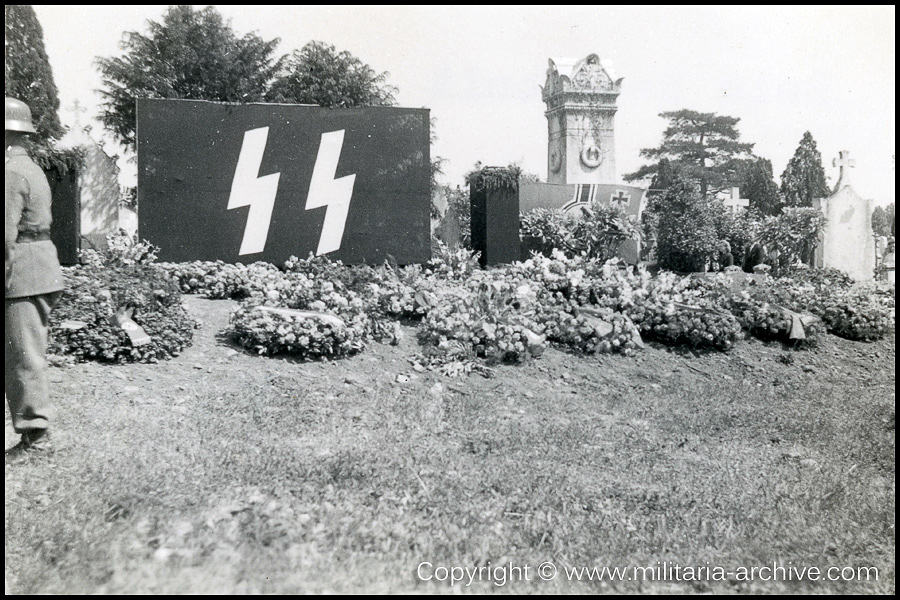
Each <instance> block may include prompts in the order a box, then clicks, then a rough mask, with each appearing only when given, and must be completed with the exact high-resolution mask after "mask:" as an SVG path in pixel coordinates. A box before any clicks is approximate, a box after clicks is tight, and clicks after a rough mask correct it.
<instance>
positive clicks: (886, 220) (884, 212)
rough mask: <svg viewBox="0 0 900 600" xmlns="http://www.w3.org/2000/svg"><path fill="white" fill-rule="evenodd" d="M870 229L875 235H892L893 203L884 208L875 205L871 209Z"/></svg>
mask: <svg viewBox="0 0 900 600" xmlns="http://www.w3.org/2000/svg"><path fill="white" fill-rule="evenodd" d="M872 231H874V232H875V235H883V236H885V237H891V236H893V235H894V203H893V202H891V203H890V204H889V205H888V206H887V207H886V208H883V207H881V206H876V207H875V210H873V211H872Z"/></svg>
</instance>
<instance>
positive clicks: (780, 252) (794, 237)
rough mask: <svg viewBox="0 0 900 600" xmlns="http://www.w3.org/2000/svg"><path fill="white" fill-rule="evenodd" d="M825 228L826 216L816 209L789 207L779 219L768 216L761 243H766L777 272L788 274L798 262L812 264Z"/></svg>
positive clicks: (760, 235)
mask: <svg viewBox="0 0 900 600" xmlns="http://www.w3.org/2000/svg"><path fill="white" fill-rule="evenodd" d="M824 229H825V216H824V215H823V214H822V213H821V212H819V210H817V209H815V208H808V207H800V208H797V207H787V208H785V209H784V212H783V213H782V214H780V215H778V216H777V217H766V218H765V220H763V222H762V225H761V226H760V232H759V235H758V236H757V241H759V242H760V243H761V244H763V245H764V246H765V248H766V253H767V254H768V257H769V258H768V262H770V263H771V264H772V267H773V268H774V269H775V272H776V273H784V272H788V271H789V270H790V269H791V267H793V266H794V265H796V264H797V263H798V262H802V263H806V264H810V263H811V262H812V261H813V253H814V251H815V249H816V246H817V245H818V243H819V236H820V235H821V234H822V231H823V230H824Z"/></svg>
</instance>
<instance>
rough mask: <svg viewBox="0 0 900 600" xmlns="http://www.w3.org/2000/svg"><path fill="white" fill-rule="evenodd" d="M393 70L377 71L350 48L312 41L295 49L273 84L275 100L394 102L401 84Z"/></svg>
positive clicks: (353, 103)
mask: <svg viewBox="0 0 900 600" xmlns="http://www.w3.org/2000/svg"><path fill="white" fill-rule="evenodd" d="M388 76H389V73H387V72H386V71H385V72H382V73H377V72H376V71H375V70H374V69H372V67H370V66H369V65H367V64H365V63H363V62H362V61H361V60H359V59H358V58H357V57H355V56H353V55H352V54H350V53H349V52H347V51H346V50H342V51H340V52H338V50H337V49H336V48H335V47H334V46H332V45H330V44H326V43H324V42H309V43H308V44H306V45H305V46H303V48H302V49H300V50H298V51H295V52H294V53H293V54H292V55H291V56H290V57H289V58H288V59H287V62H286V64H285V68H284V71H283V72H282V73H281V74H280V76H279V77H278V79H277V81H275V83H274V85H273V86H272V90H271V92H270V93H269V98H270V99H271V100H273V101H275V102H295V103H298V104H318V105H319V106H330V107H331V106H333V107H344V108H347V107H354V106H393V105H394V104H395V102H396V100H395V98H394V94H395V93H396V92H397V88H395V87H393V86H391V85H388V83H387V78H388Z"/></svg>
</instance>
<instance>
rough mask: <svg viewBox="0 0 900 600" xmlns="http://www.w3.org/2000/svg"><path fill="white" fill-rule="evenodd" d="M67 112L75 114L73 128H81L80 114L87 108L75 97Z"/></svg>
mask: <svg viewBox="0 0 900 600" xmlns="http://www.w3.org/2000/svg"><path fill="white" fill-rule="evenodd" d="M69 112H70V113H72V114H74V115H75V127H73V129H76V130H77V129H81V115H82V114H83V113H86V112H87V109H86V108H84V106H82V105H81V102H79V101H78V100H77V99H76V100H75V101H74V102H73V103H72V107H71V108H70V109H69Z"/></svg>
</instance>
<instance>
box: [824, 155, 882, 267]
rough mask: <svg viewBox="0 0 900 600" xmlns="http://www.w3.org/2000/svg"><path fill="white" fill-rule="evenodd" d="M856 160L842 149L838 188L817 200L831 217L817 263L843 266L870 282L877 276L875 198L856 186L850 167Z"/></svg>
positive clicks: (839, 160)
mask: <svg viewBox="0 0 900 600" xmlns="http://www.w3.org/2000/svg"><path fill="white" fill-rule="evenodd" d="M854 163H855V161H854V160H853V159H851V158H850V153H849V152H847V151H846V150H843V151H841V153H840V158H837V159H835V161H834V166H837V167H840V169H841V175H840V179H839V180H838V184H837V186H836V187H835V190H836V191H835V192H834V193H833V194H832V195H831V196H829V197H828V198H823V199H820V200H817V201H816V203H815V205H816V207H817V208H818V209H819V210H821V211H822V214H823V215H825V217H826V219H827V222H826V223H825V231H824V232H823V234H822V238H821V240H820V241H819V246H818V247H817V248H816V257H815V266H817V267H831V268H834V269H839V270H841V271H843V272H845V273H847V274H848V275H850V276H851V277H852V278H853V279H855V280H857V281H870V280H872V279H873V278H874V276H875V238H874V236H873V234H872V200H867V199H864V198H863V197H861V196H860V195H859V194H857V193H856V191H855V190H854V189H853V186H852V184H851V181H850V169H851V168H853V167H854V166H855V164H854Z"/></svg>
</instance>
